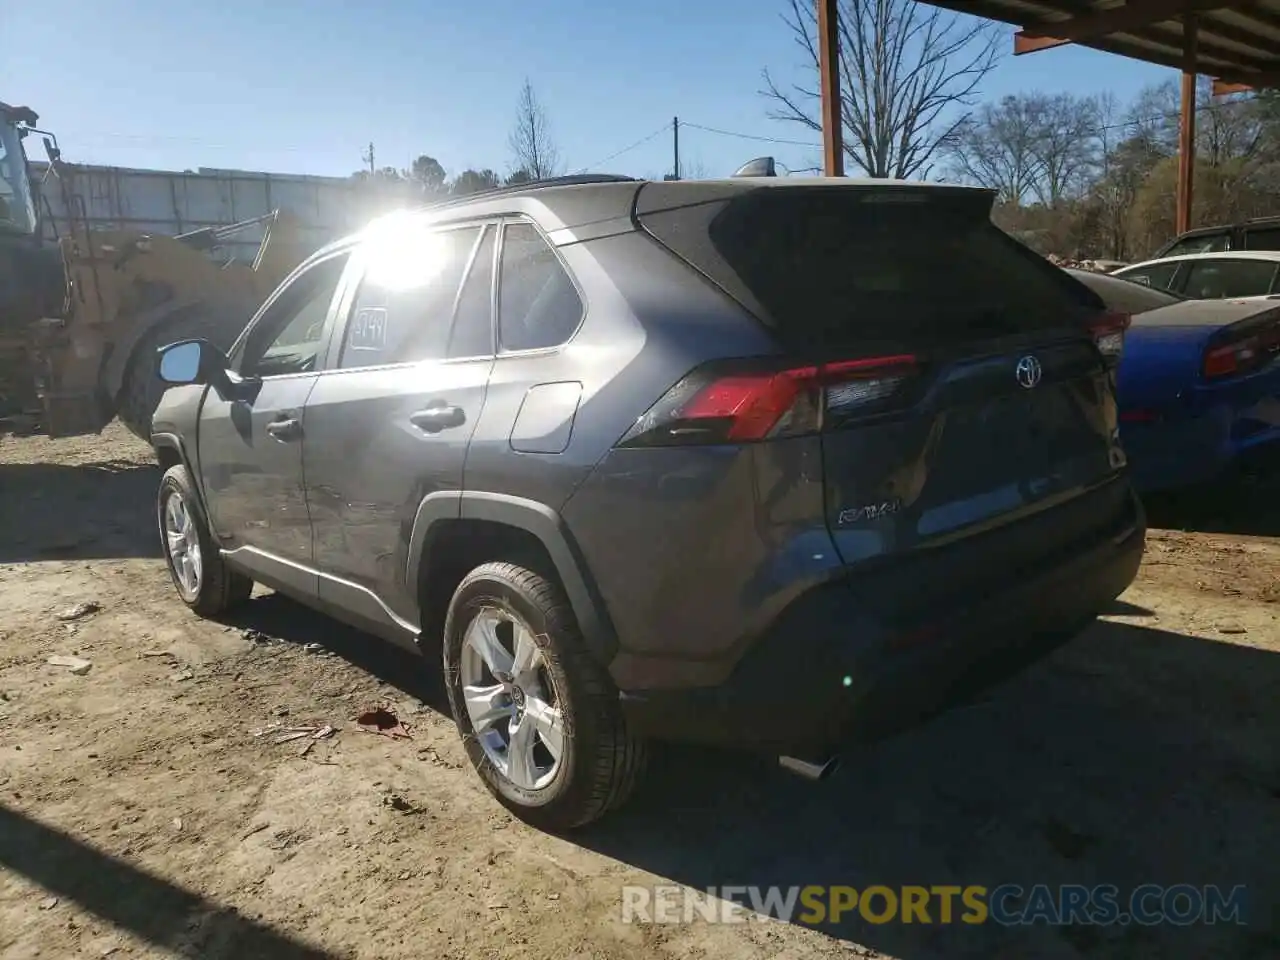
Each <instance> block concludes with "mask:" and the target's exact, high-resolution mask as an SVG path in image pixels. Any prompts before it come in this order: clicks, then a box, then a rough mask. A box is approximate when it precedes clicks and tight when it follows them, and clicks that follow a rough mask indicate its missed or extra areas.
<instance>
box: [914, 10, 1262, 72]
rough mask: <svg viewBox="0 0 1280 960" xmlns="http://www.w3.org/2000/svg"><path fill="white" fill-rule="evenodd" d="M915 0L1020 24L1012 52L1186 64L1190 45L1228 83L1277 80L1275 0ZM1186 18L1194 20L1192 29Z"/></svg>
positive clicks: (1201, 65) (1201, 68)
mask: <svg viewBox="0 0 1280 960" xmlns="http://www.w3.org/2000/svg"><path fill="white" fill-rule="evenodd" d="M920 2H923V3H927V4H929V5H931V6H935V7H945V8H947V9H949V10H954V11H956V12H958V13H967V14H972V15H973V16H977V17H984V18H986V19H988V20H999V21H1003V22H1004V23H1010V24H1013V25H1014V26H1017V27H1020V28H1021V30H1020V32H1019V33H1018V34H1017V36H1016V37H1015V38H1014V52H1015V53H1031V52H1033V51H1036V50H1043V49H1046V48H1048V47H1056V46H1060V45H1062V44H1064V43H1076V44H1079V45H1081V46H1085V47H1092V48H1094V49H1096V50H1105V51H1106V52H1108V53H1114V54H1119V55H1121V56H1125V57H1131V58H1133V59H1136V60H1145V61H1147V62H1149V63H1155V64H1160V65H1162V66H1166V67H1173V68H1174V69H1177V70H1185V69H1187V68H1188V65H1189V64H1188V58H1187V52H1188V46H1190V47H1191V48H1192V49H1194V50H1195V54H1194V57H1195V62H1194V70H1193V72H1196V73H1205V74H1209V75H1211V76H1213V77H1216V78H1218V79H1220V80H1222V81H1225V82H1227V83H1230V84H1242V85H1246V86H1251V87H1255V88H1257V87H1280V0H1129V2H1128V3H1123V2H1121V0H920ZM1188 19H1194V21H1195V23H1196V24H1197V27H1196V28H1195V29H1194V30H1192V31H1190V32H1191V33H1192V34H1193V36H1188V30H1187V27H1186V21H1187V20H1188ZM1188 41H1191V42H1190V44H1188Z"/></svg>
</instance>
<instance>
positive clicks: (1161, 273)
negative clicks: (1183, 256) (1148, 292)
mask: <svg viewBox="0 0 1280 960" xmlns="http://www.w3.org/2000/svg"><path fill="white" fill-rule="evenodd" d="M1180 266H1182V261H1180V260H1175V261H1174V262H1173V263H1156V264H1152V265H1151V266H1149V267H1139V268H1137V269H1135V270H1121V271H1120V272H1118V273H1117V274H1116V276H1117V277H1123V278H1124V279H1125V280H1128V281H1129V282H1130V283H1140V284H1142V285H1143V286H1144V287H1153V288H1155V289H1158V290H1169V289H1172V287H1173V278H1174V277H1175V276H1177V274H1178V267H1180Z"/></svg>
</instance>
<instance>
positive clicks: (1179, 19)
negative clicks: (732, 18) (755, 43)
mask: <svg viewBox="0 0 1280 960" xmlns="http://www.w3.org/2000/svg"><path fill="white" fill-rule="evenodd" d="M820 2H821V0H820ZM916 2H917V3H926V4H928V5H929V6H934V7H945V8H946V9H949V10H954V11H956V12H957V13H967V14H971V15H973V16H977V17H983V18H985V19H988V20H998V21H1000V22H1002V23H1009V24H1013V25H1014V26H1016V27H1018V28H1019V30H1018V32H1017V33H1015V34H1014V37H1013V52H1014V55H1015V56H1018V55H1022V54H1027V53H1035V52H1036V51H1038V50H1048V49H1050V48H1052V47H1060V46H1063V45H1064V44H1068V43H1075V44H1079V45H1081V46H1085V47H1092V48H1093V49H1095V50H1103V51H1106V52H1107V53H1114V54H1118V55H1120V56H1123V57H1130V58H1132V59H1135V60H1144V61H1146V62H1147V63H1154V64H1159V65H1161V66H1166V67H1173V68H1174V69H1176V70H1180V71H1182V111H1181V122H1180V124H1179V131H1178V218H1177V232H1178V233H1183V232H1185V231H1186V230H1188V229H1190V227H1191V201H1192V184H1193V183H1194V182H1195V116H1196V111H1195V96H1196V77H1197V76H1198V75H1199V74H1201V73H1207V74H1209V75H1210V76H1212V77H1213V78H1214V81H1213V92H1214V95H1215V96H1219V95H1225V94H1231V93H1241V92H1244V91H1247V90H1254V89H1261V88H1263V87H1277V88H1280V0H1128V2H1127V3H1125V2H1121V0H916Z"/></svg>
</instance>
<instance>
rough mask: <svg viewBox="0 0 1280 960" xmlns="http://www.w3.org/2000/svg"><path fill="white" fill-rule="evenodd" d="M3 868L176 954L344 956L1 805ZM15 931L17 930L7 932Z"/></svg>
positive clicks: (213, 957)
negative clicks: (98, 849) (294, 936)
mask: <svg viewBox="0 0 1280 960" xmlns="http://www.w3.org/2000/svg"><path fill="white" fill-rule="evenodd" d="M0 868H3V869H4V870H8V871H11V872H13V873H15V874H18V875H20V876H23V877H25V878H27V879H28V880H30V881H32V882H33V883H37V884H39V885H40V886H42V887H44V888H45V889H46V890H48V891H49V892H50V893H52V894H53V895H54V896H57V897H59V898H60V899H64V900H68V901H73V902H74V903H76V904H77V905H78V906H80V907H82V908H84V909H85V910H88V911H89V912H91V913H93V914H95V915H96V916H98V917H99V918H101V919H102V920H104V921H106V922H107V923H110V924H113V925H115V926H117V927H119V928H121V929H123V930H127V931H128V932H129V933H131V934H133V935H134V936H137V937H140V938H141V939H143V940H145V941H147V942H148V943H150V944H154V945H155V946H157V947H162V948H164V949H166V950H168V951H172V954H171V955H173V956H178V957H191V958H198V960H232V958H235V960H247V958H255V960H256V958H260V960H338V957H339V954H334V953H329V952H326V951H324V950H321V949H317V948H316V947H313V946H310V945H308V944H305V943H303V942H301V941H299V940H296V939H294V938H293V937H290V936H289V935H288V934H286V933H283V932H281V931H278V930H275V929H273V928H272V927H271V926H270V925H268V924H266V923H264V922H262V921H261V920H254V919H250V918H249V917H245V916H243V915H241V914H239V913H237V912H236V911H235V910H234V909H232V908H228V907H225V906H221V905H219V904H217V903H215V902H213V901H211V900H208V899H206V898H205V897H202V896H200V895H199V894H197V893H193V892H192V891H190V890H186V889H184V888H182V887H180V886H177V885H175V884H173V883H170V882H169V881H167V880H164V879H162V878H160V877H158V876H156V875H155V874H153V873H150V872H148V871H146V870H143V869H141V868H140V867H137V866H134V865H133V864H130V863H126V862H125V861H123V860H119V859H117V858H115V857H113V856H109V855H107V854H104V853H101V852H99V851H97V850H94V849H93V848H92V847H89V846H87V845H86V844H84V843H82V842H81V841H79V840H77V839H75V838H74V837H72V836H69V835H68V834H65V833H63V832H62V831H61V830H57V829H55V828H53V827H49V826H46V825H45V824H42V823H40V822H38V821H36V820H34V819H32V818H30V817H28V816H26V815H24V814H22V813H19V812H18V811H16V810H12V809H10V808H8V807H6V806H4V805H0ZM5 932H6V933H7V934H10V935H12V934H14V933H16V932H17V931H12V930H9V931H5Z"/></svg>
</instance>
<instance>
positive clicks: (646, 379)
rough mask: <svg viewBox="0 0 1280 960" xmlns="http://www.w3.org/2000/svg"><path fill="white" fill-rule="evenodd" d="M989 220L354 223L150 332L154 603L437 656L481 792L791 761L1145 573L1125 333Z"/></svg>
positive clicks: (589, 185)
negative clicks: (725, 749)
mask: <svg viewBox="0 0 1280 960" xmlns="http://www.w3.org/2000/svg"><path fill="white" fill-rule="evenodd" d="M991 205H992V195H991V194H990V193H989V192H987V191H983V190H977V189H968V188H960V187H952V186H934V185H919V184H907V183H895V182H886V181H853V180H821V179H801V178H790V177H789V178H750V177H748V178H741V179H731V180H723V181H695V182H649V181H637V180H631V179H627V178H621V177H604V176H599V177H578V178H565V179H562V180H558V181H548V182H543V183H540V184H533V185H528V186H524V187H521V188H515V189H506V190H499V191H495V192H492V193H488V194H481V195H476V196H473V197H470V198H467V199H463V200H459V201H454V202H448V203H444V204H440V205H436V206H432V207H429V208H425V209H421V210H410V211H404V212H400V213H396V214H393V215H390V216H387V217H384V218H382V219H380V220H378V221H377V222H375V223H373V224H372V225H370V226H369V227H368V228H367V229H366V230H364V231H362V232H361V233H360V234H358V235H356V236H353V237H351V238H349V239H346V240H342V241H340V242H338V243H334V244H332V245H330V246H328V247H326V248H324V249H323V250H321V251H320V252H318V253H316V254H315V255H314V256H312V257H311V258H310V259H308V260H307V261H306V262H305V263H303V264H302V265H301V266H300V267H299V268H298V269H297V270H296V271H294V273H293V274H292V275H291V276H290V277H289V278H288V279H287V280H285V282H284V283H283V284H282V285H281V286H280V288H279V289H278V290H277V291H276V292H275V293H274V294H273V295H272V296H271V297H270V298H269V299H268V300H267V301H266V303H265V304H264V305H263V306H262V308H261V309H260V310H259V311H258V313H257V315H256V316H254V317H253V319H252V320H251V322H250V323H249V325H248V327H247V328H246V329H245V331H244V332H243V334H242V335H241V336H240V338H239V340H238V341H237V342H236V344H235V345H234V346H233V347H232V349H231V351H230V353H229V355H223V354H221V353H220V352H219V351H218V350H217V349H216V348H214V347H212V346H211V345H210V344H208V343H207V342H203V341H198V340H197V341H185V342H179V343H174V344H170V345H168V346H166V347H164V348H162V349H161V350H160V352H159V359H158V363H159V371H160V375H161V377H162V379H163V380H165V382H166V383H168V384H170V385H171V387H170V389H169V390H168V391H167V392H166V394H165V396H164V398H163V400H162V402H161V404H160V407H159V409H158V411H157V412H156V415H155V418H154V436H153V442H154V446H155V449H156V452H157V454H158V456H159V458H160V461H161V463H162V465H163V466H164V467H166V468H167V470H166V472H165V474H164V477H163V480H162V482H161V485H160V491H159V497H158V503H157V518H158V522H159V528H160V534H161V536H162V538H163V541H164V545H165V550H166V556H167V557H168V562H169V568H170V570H171V572H172V575H173V580H174V583H175V585H176V587H177V590H178V593H179V595H180V596H181V597H182V599H183V601H184V602H185V603H186V604H187V605H188V606H189V607H191V608H192V609H194V610H195V611H196V612H197V613H198V614H201V615H204V616H216V615H218V614H220V613H222V612H223V611H224V610H226V609H227V608H228V607H230V606H231V605H233V604H236V603H240V602H243V601H244V600H246V598H248V596H249V594H250V589H251V587H252V585H253V583H254V582H258V583H262V584H265V585H267V586H269V587H272V588H274V589H276V590H279V591H281V592H283V593H285V594H288V595H291V596H293V597H295V598H297V599H299V600H300V601H302V602H303V603H305V604H309V605H311V606H314V607H317V608H320V609H322V610H324V611H327V612H328V613H330V614H332V615H333V616H335V617H337V618H340V619H342V620H345V621H347V622H349V623H351V624H353V625H356V626H358V627H360V628H363V629H364V630H366V631H368V632H371V633H374V634H379V635H381V636H382V637H384V638H386V639H388V640H390V641H392V642H398V643H402V644H405V645H407V646H410V647H413V648H419V649H422V650H423V651H425V652H427V653H429V655H430V656H431V657H433V658H434V657H439V658H441V661H442V663H443V670H444V676H445V682H446V686H447V688H448V693H449V698H450V703H451V706H452V711H453V715H454V718H455V720H456V723H457V726H458V731H459V733H460V735H461V737H462V740H463V742H464V743H465V746H466V750H467V753H468V754H469V755H470V758H471V760H472V762H473V763H474V765H475V767H476V770H477V771H478V773H479V775H480V777H481V778H482V779H483V781H484V783H485V784H486V786H487V787H488V788H489V789H490V790H491V791H492V792H493V794H494V795H495V796H496V797H497V798H498V799H499V800H500V801H501V802H502V803H503V804H505V805H506V806H507V807H509V808H510V809H511V810H513V811H514V812H515V813H516V814H517V815H518V816H521V817H523V818H525V819H527V820H528V821H530V822H532V823H535V824H537V825H540V826H544V827H547V828H550V829H568V828H572V827H575V826H579V825H582V824H585V823H587V822H589V821H592V820H594V819H596V818H598V817H599V816H601V815H602V814H603V813H605V812H606V811H607V810H608V809H610V808H612V807H614V806H616V805H617V804H618V803H620V802H621V801H622V800H623V799H624V798H625V797H626V796H627V794H628V792H629V791H630V790H631V788H632V786H633V784H634V783H635V781H636V777H637V774H638V772H639V770H640V769H641V767H642V763H643V759H644V745H645V743H646V741H649V740H655V739H657V740H663V739H677V740H686V741H699V742H703V743H708V744H728V745H735V746H739V747H743V748H748V749H751V750H756V751H766V752H768V753H769V754H770V755H777V756H779V757H781V758H782V759H783V762H784V764H785V765H787V766H789V767H791V768H792V769H795V770H796V771H798V772H801V773H804V774H807V775H809V776H818V775H821V773H822V772H824V771H825V770H827V769H829V766H830V764H829V760H830V758H831V757H833V756H835V755H836V751H838V750H839V749H840V748H841V746H842V745H843V744H847V743H849V742H850V741H851V740H855V739H858V738H862V737H866V736H884V735H885V734H887V733H888V732H890V731H893V730H896V729H900V728H901V727H903V726H904V725H906V724H909V723H912V722H915V721H918V720H919V719H921V718H923V717H925V716H927V715H929V714H931V713H933V712H936V711H937V710H938V709H939V708H941V707H942V706H944V705H945V704H946V703H948V702H950V700H949V698H952V697H953V696H954V695H955V694H956V691H957V688H958V686H961V685H962V686H964V687H965V689H972V687H973V684H974V682H975V680H976V681H977V682H978V683H981V682H982V681H983V679H984V678H985V679H988V680H989V679H991V678H994V677H996V676H1003V675H1007V674H1008V673H1009V672H1011V670H1012V669H1016V668H1017V666H1018V665H1021V664H1024V663H1027V662H1030V660H1031V659H1033V658H1034V657H1036V656H1038V655H1040V654H1042V653H1043V652H1045V651H1047V650H1049V649H1051V648H1052V647H1053V646H1054V645H1055V644H1056V643H1059V642H1061V641H1063V640H1066V639H1067V638H1069V637H1071V636H1072V635H1074V634H1076V633H1077V632H1079V631H1080V630H1081V629H1082V628H1083V627H1085V626H1086V625H1087V624H1089V623H1090V622H1091V621H1092V620H1093V619H1094V618H1095V617H1096V616H1097V615H1098V614H1099V613H1100V612H1101V611H1103V610H1104V609H1105V608H1106V607H1107V606H1108V604H1109V603H1110V602H1111V601H1112V600H1113V599H1114V598H1115V597H1116V596H1117V595H1118V594H1120V593H1121V591H1123V590H1124V589H1125V588H1126V587H1127V586H1128V585H1129V583H1130V581H1131V580H1132V579H1133V577H1134V576H1135V573H1136V570H1137V568H1138V563H1139V560H1140V558H1141V554H1142V549H1143V541H1144V531H1145V520H1144V516H1143V513H1142V509H1141V507H1140V505H1139V503H1138V501H1137V500H1136V499H1135V497H1134V495H1133V493H1132V492H1131V489H1130V485H1129V481H1128V479H1127V475H1126V466H1125V456H1124V453H1123V451H1122V449H1121V447H1120V446H1119V443H1118V439H1117V437H1118V434H1117V423H1116V405H1115V399H1114V386H1113V384H1114V367H1115V364H1116V362H1117V359H1118V356H1119V354H1120V351H1121V350H1122V349H1123V332H1124V326H1125V318H1123V317H1115V316H1112V315H1108V314H1107V313H1106V312H1105V309H1104V307H1103V305H1102V303H1101V301H1099V300H1098V299H1097V297H1096V296H1095V295H1094V294H1093V293H1091V292H1090V291H1089V290H1088V289H1086V288H1085V287H1084V286H1083V285H1081V284H1080V283H1079V282H1077V281H1076V280H1074V279H1072V278H1071V277H1070V276H1068V275H1067V274H1066V273H1064V272H1063V271H1061V270H1058V269H1057V268H1055V267H1053V266H1051V265H1050V264H1049V263H1048V262H1046V261H1045V260H1043V259H1041V258H1040V257H1038V256H1036V255H1035V254H1033V253H1031V252H1030V251H1029V250H1027V249H1026V248H1024V247H1022V246H1020V245H1019V244H1018V243H1016V242H1015V241H1013V240H1012V239H1010V238H1009V237H1008V236H1006V235H1005V234H1004V233H1002V232H1001V231H1000V230H998V229H997V228H996V227H995V226H994V225H993V224H992V223H991V221H990V218H989V217H990V211H991Z"/></svg>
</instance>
